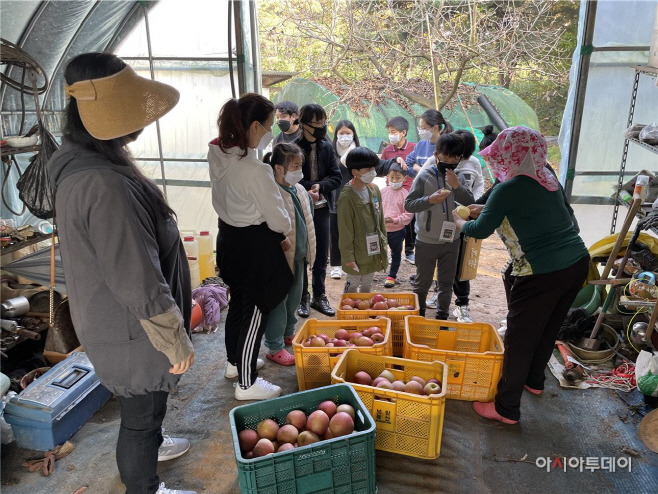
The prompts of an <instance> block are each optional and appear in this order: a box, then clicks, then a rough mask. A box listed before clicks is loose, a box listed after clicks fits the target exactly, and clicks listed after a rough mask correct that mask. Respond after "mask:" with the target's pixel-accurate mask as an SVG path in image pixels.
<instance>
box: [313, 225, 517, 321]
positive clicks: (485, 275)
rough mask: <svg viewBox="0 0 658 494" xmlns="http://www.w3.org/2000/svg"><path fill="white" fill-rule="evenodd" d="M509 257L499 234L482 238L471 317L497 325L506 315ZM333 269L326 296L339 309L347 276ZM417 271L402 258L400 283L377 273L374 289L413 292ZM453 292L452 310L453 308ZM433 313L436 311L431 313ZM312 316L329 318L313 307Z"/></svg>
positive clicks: (473, 285)
mask: <svg viewBox="0 0 658 494" xmlns="http://www.w3.org/2000/svg"><path fill="white" fill-rule="evenodd" d="M508 259H509V255H508V254H507V249H505V246H504V245H503V243H502V242H501V240H500V239H499V238H498V236H497V235H492V236H491V237H489V238H488V239H486V240H484V241H483V242H482V249H481V251H480V262H479V265H478V275H477V278H476V279H475V280H473V281H471V300H470V308H471V317H472V318H473V320H474V321H477V322H486V323H489V324H493V325H494V327H496V328H497V327H498V326H499V325H500V321H501V319H504V318H505V316H506V315H507V303H506V301H505V290H504V289H503V282H502V280H501V274H500V273H501V269H502V268H503V266H504V265H505V263H506V262H507V260H508ZM330 272H331V270H330V268H329V267H327V281H326V288H327V297H328V298H329V301H330V302H331V304H332V307H333V308H334V309H336V308H337V307H336V306H337V305H338V301H339V300H340V297H341V295H342V294H343V285H344V284H345V277H343V278H341V279H340V280H334V279H332V278H331V277H330V276H329V274H330ZM415 273H416V266H413V265H411V264H410V263H408V262H407V261H406V260H404V259H403V260H402V264H401V265H400V271H399V272H398V281H399V282H400V284H399V285H398V286H396V287H395V288H384V279H385V278H386V275H387V273H376V274H375V279H374V283H373V288H372V290H373V292H374V291H377V292H382V293H386V292H412V291H413V288H412V286H411V283H410V282H409V277H410V276H411V275H413V274H415ZM454 300H455V297H454V296H453V298H452V301H453V305H451V308H450V312H451V313H452V310H453V309H454ZM428 314H429V315H430V317H431V315H432V314H433V311H430V312H429V313H428ZM311 317H317V318H318V319H326V317H324V316H323V315H322V314H319V313H317V312H316V311H314V310H311Z"/></svg>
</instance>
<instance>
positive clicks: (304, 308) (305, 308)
mask: <svg viewBox="0 0 658 494" xmlns="http://www.w3.org/2000/svg"><path fill="white" fill-rule="evenodd" d="M297 315H298V316H299V317H303V318H304V319H306V318H307V317H308V316H309V315H311V308H310V306H309V302H308V298H302V301H301V302H300V303H299V307H298V308H297Z"/></svg>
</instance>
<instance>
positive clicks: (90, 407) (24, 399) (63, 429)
mask: <svg viewBox="0 0 658 494" xmlns="http://www.w3.org/2000/svg"><path fill="white" fill-rule="evenodd" d="M110 396H111V393H110V392H109V391H108V390H107V389H106V388H105V387H104V386H103V385H102V384H101V383H100V381H99V380H98V377H97V376H96V372H95V371H94V366H93V365H91V362H90V361H89V359H88V358H87V355H86V354H85V353H84V352H74V353H73V354H72V355H71V356H70V357H69V358H67V359H66V360H64V361H62V362H60V363H59V364H57V365H56V366H55V367H53V368H52V369H50V370H49V371H48V372H47V373H46V374H44V375H43V376H41V377H40V378H39V379H37V380H36V381H34V382H33V383H32V384H30V385H29V386H28V387H27V389H25V390H24V391H23V392H22V393H21V394H19V395H17V396H15V397H14V398H12V399H11V400H10V401H9V403H7V405H6V406H5V413H4V416H5V419H6V421H7V422H8V423H9V424H11V426H12V429H13V431H14V435H15V436H16V442H17V444H18V446H19V447H21V448H26V449H35V450H38V451H47V450H49V449H52V448H54V447H55V446H57V445H58V444H62V443H64V442H65V441H67V440H68V439H69V438H70V437H71V436H73V434H75V433H76V432H77V431H78V429H80V427H82V426H83V425H84V424H85V423H86V422H87V421H88V420H89V418H90V417H91V416H92V415H93V414H94V413H96V411H97V410H98V409H100V407H102V406H103V405H104V404H105V403H106V402H107V400H109V399H110Z"/></svg>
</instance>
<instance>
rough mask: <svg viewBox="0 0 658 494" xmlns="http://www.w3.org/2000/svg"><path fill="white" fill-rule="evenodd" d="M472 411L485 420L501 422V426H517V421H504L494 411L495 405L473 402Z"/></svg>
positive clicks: (504, 419) (503, 418)
mask: <svg viewBox="0 0 658 494" xmlns="http://www.w3.org/2000/svg"><path fill="white" fill-rule="evenodd" d="M473 410H475V413H477V414H478V415H479V416H480V417H484V418H485V419H491V420H497V421H498V422H502V423H503V424H518V423H519V421H518V420H510V419H506V418H505V417H503V416H502V415H500V414H499V413H498V412H497V411H496V404H495V403H482V402H480V401H476V402H473Z"/></svg>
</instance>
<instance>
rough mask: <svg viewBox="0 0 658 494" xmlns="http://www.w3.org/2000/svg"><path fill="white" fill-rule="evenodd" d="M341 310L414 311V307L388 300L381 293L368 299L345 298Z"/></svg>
mask: <svg viewBox="0 0 658 494" xmlns="http://www.w3.org/2000/svg"><path fill="white" fill-rule="evenodd" d="M340 309H341V310H414V309H415V307H414V306H413V305H400V304H399V303H398V302H396V301H395V300H394V299H392V298H386V297H384V295H382V294H381V293H377V294H375V295H373V297H372V298H371V299H370V300H368V299H365V298H364V299H353V298H349V297H347V298H344V299H343V305H342V306H341V308H340Z"/></svg>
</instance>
